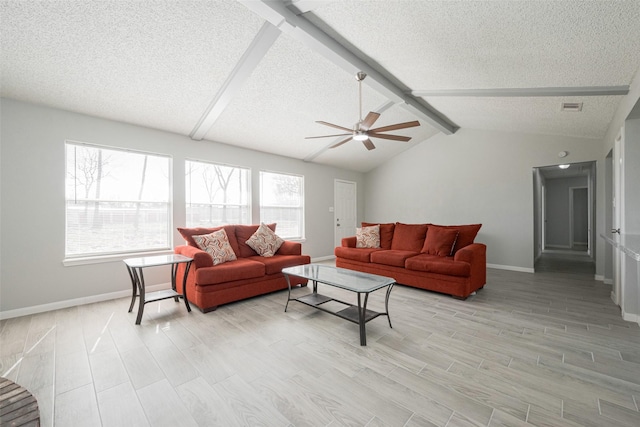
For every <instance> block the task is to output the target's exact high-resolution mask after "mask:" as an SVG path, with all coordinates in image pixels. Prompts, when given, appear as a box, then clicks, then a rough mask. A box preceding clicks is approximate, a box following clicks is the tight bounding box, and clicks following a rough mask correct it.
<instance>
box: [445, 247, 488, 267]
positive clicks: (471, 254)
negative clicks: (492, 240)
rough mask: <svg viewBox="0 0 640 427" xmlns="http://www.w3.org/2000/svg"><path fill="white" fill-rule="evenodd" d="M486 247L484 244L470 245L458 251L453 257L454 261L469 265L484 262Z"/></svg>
mask: <svg viewBox="0 0 640 427" xmlns="http://www.w3.org/2000/svg"><path fill="white" fill-rule="evenodd" d="M486 253H487V246H486V245H485V244H484V243H472V244H470V245H467V246H465V247H464V248H462V249H458V250H457V251H456V253H455V254H454V256H453V259H454V261H464V262H468V263H469V264H474V263H475V262H478V261H479V262H482V261H485V262H486Z"/></svg>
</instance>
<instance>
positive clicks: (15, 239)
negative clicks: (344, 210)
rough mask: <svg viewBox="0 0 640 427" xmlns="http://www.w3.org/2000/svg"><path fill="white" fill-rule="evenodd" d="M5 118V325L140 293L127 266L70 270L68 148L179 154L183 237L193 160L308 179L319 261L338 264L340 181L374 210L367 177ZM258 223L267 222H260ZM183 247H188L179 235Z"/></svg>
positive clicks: (42, 118)
mask: <svg viewBox="0 0 640 427" xmlns="http://www.w3.org/2000/svg"><path fill="white" fill-rule="evenodd" d="M0 111H1V113H2V114H1V117H0V118H1V120H0V130H1V134H0V141H1V148H0V149H1V151H2V157H1V158H0V160H1V163H0V195H1V199H0V219H1V221H0V234H1V236H2V239H1V241H0V254H1V259H0V263H1V265H2V271H1V273H0V317H2V315H3V314H4V313H6V312H7V311H10V312H14V313H15V312H16V311H18V312H19V311H21V310H22V311H24V309H32V308H33V307H42V306H51V305H59V306H66V305H65V304H67V302H68V301H74V300H82V299H88V300H91V299H92V298H94V299H95V298H96V297H98V299H99V297H100V296H104V295H111V294H114V293H122V292H130V290H131V283H130V279H129V276H128V274H127V270H126V268H125V266H124V264H123V263H122V262H121V261H114V262H105V263H99V264H88V265H77V266H66V267H65V266H63V264H62V260H63V259H64V253H65V252H64V251H65V194H64V191H65V185H64V180H65V154H64V153H65V146H64V142H65V140H74V141H81V142H87V143H93V144H99V145H105V146H112V147H119V148H129V149H133V150H142V151H149V152H154V153H161V154H167V155H170V156H171V157H172V159H173V179H174V182H173V206H174V207H173V226H174V230H175V227H179V226H184V222H185V215H186V214H185V207H184V202H185V181H184V161H185V159H201V160H205V161H211V162H220V163H226V164H232V165H238V166H243V167H248V168H250V169H251V173H252V176H253V177H254V178H256V177H257V176H258V174H259V171H260V170H265V169H268V170H270V171H281V172H285V173H292V174H298V175H303V176H304V177H305V224H306V236H305V237H306V241H305V242H304V243H303V245H302V248H303V252H304V253H305V254H308V255H310V256H311V257H312V258H319V257H325V256H330V255H333V249H334V218H333V213H331V212H330V210H329V208H330V207H332V206H333V204H334V196H333V191H334V188H333V186H334V180H335V179H336V178H338V179H344V180H347V181H353V182H356V183H357V186H358V189H359V194H358V201H357V209H358V212H359V213H361V212H363V210H364V194H363V192H362V190H361V189H363V188H364V187H365V185H364V181H363V179H364V175H363V174H362V173H359V172H353V171H347V170H343V169H337V168H332V167H328V166H323V165H318V164H312V163H305V162H303V161H301V160H295V159H291V158H287V157H281V156H275V155H270V154H266V153H261V152H257V151H252V150H245V149H241V148H237V147H233V146H230V145H226V144H221V143H216V142H211V141H193V140H191V139H190V138H188V137H186V136H183V135H177V134H173V133H169V132H164V131H159V130H155V129H149V128H144V127H140V126H134V125H130V124H126V123H121V122H115V121H111V120H105V119H99V118H95V117H90V116H86V115H82V114H76V113H72V112H68V111H62V110H58V109H53V108H48V107H43V106H38V105H34V104H28V103H23V102H19V101H14V100H10V99H4V98H3V99H0ZM252 181H254V183H255V182H257V181H258V180H257V179H253V180H252ZM252 191H253V193H254V194H253V196H254V197H253V200H257V199H256V197H255V195H256V194H255V193H257V192H258V189H257V188H255V185H254V188H253V190H252ZM253 211H256V210H255V209H253ZM253 221H254V222H257V221H259V218H255V216H254V218H253ZM173 242H174V245H178V244H182V238H181V237H180V235H179V234H178V233H177V231H174V235H173ZM158 270H159V269H158ZM145 279H146V282H147V284H148V285H149V286H153V285H160V284H166V283H168V282H169V274H168V273H167V274H165V272H162V271H161V272H154V270H153V269H151V270H149V273H147V272H145ZM68 305H73V304H68ZM126 309H127V308H126V307H123V310H126ZM36 311H38V310H36ZM40 311H42V310H40ZM25 314H26V313H25Z"/></svg>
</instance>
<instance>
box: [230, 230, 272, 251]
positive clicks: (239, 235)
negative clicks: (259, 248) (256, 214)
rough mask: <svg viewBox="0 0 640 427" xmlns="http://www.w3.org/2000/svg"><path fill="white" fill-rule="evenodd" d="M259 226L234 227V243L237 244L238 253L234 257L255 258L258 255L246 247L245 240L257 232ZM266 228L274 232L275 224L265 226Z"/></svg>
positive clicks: (249, 247)
mask: <svg viewBox="0 0 640 427" xmlns="http://www.w3.org/2000/svg"><path fill="white" fill-rule="evenodd" d="M258 227H259V225H255V224H254V225H236V226H235V233H236V241H237V242H238V251H237V252H236V255H237V256H238V258H248V257H251V256H256V255H258V253H257V252H256V251H254V250H253V248H252V247H251V246H249V245H247V243H246V242H247V240H249V238H250V237H251V236H253V233H255V232H256V230H258ZM267 227H269V228H270V229H271V231H273V232H275V231H276V224H267Z"/></svg>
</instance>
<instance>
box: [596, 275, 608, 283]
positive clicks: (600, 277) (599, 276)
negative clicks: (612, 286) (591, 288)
mask: <svg viewBox="0 0 640 427" xmlns="http://www.w3.org/2000/svg"><path fill="white" fill-rule="evenodd" d="M593 280H595V281H596V282H603V283H606V282H605V281H604V276H603V275H601V274H596V275H594V276H593Z"/></svg>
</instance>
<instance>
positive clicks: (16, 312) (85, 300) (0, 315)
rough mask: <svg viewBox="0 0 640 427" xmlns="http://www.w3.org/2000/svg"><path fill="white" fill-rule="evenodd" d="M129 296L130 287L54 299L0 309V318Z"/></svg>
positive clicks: (165, 285) (150, 289) (153, 288)
mask: <svg viewBox="0 0 640 427" xmlns="http://www.w3.org/2000/svg"><path fill="white" fill-rule="evenodd" d="M169 288H171V283H168V282H167V283H161V284H159V285H153V286H147V287H146V291H147V292H155V291H161V290H163V289H169ZM124 297H131V288H129V289H127V290H126V291H125V290H123V291H117V292H109V293H107V294H100V295H91V296H88V297H82V298H74V299H70V300H64V301H56V302H52V303H48V304H41V305H34V306H31V307H24V308H17V309H15V310H6V311H0V320H4V319H12V318H14V317H20V316H28V315H30V314H38V313H44V312H47V311H52V310H60V309H62V308H69V307H76V306H79V305H84V304H92V303H94V302H102V301H108V300H112V299H117V298H124ZM125 308H126V307H125Z"/></svg>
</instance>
